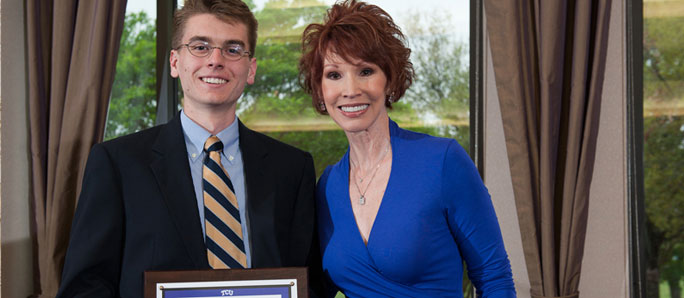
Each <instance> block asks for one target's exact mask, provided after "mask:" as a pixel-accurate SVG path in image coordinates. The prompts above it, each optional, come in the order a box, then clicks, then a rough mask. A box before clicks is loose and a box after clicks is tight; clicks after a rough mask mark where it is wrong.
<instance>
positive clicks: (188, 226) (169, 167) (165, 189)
mask: <svg viewBox="0 0 684 298" xmlns="http://www.w3.org/2000/svg"><path fill="white" fill-rule="evenodd" d="M152 150H153V151H154V152H155V153H156V154H157V159H155V160H154V161H153V162H152V163H151V164H150V167H151V169H152V172H153V173H154V176H155V178H156V179H157V183H158V184H159V189H160V190H161V192H162V195H163V198H164V202H165V203H166V206H167V207H168V210H169V213H170V214H171V218H172V220H173V221H174V224H175V226H176V229H177V230H178V233H179V234H180V237H181V238H182V239H183V243H184V244H185V248H186V249H187V251H188V254H189V255H190V258H191V259H192V261H193V263H195V265H196V266H197V267H198V268H206V267H208V266H209V264H208V262H207V258H206V248H205V246H204V239H203V236H202V226H201V225H200V219H199V213H198V210H197V202H196V199H195V198H196V196H195V190H194V188H193V185H192V178H191V176H190V166H189V164H188V156H187V149H186V148H185V139H184V137H183V129H182V127H181V122H180V117H179V116H176V117H175V118H174V119H172V120H171V121H170V122H169V123H168V124H166V125H164V127H162V128H161V131H160V133H159V136H158V137H157V140H156V141H155V144H154V145H153V148H152Z"/></svg>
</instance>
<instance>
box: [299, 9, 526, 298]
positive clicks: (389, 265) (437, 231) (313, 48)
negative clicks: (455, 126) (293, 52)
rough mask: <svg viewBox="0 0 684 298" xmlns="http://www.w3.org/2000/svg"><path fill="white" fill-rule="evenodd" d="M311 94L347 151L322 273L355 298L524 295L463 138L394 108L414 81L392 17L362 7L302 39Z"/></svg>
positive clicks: (321, 210) (330, 173)
mask: <svg viewBox="0 0 684 298" xmlns="http://www.w3.org/2000/svg"><path fill="white" fill-rule="evenodd" d="M302 41H303V55H302V58H301V60H300V63H299V69H300V77H301V81H302V85H303V86H304V88H305V89H306V91H307V92H308V93H309V94H311V96H312V99H313V104H314V107H315V108H316V110H317V111H318V112H319V113H321V114H327V115H330V117H332V119H333V120H334V121H335V122H336V123H337V124H338V125H339V126H340V127H341V128H342V129H343V130H344V132H345V134H346V136H347V140H348V141H349V150H348V151H347V153H346V154H345V155H344V156H343V157H342V159H341V160H340V161H339V162H338V163H337V164H335V165H333V166H329V167H328V168H327V169H326V170H325V172H324V173H323V175H322V176H321V178H320V180H319V182H318V186H317V209H318V217H319V218H318V220H319V236H320V240H321V251H322V254H323V255H322V257H323V269H324V270H325V273H326V276H327V278H328V279H329V281H332V283H334V285H335V286H336V287H337V289H339V290H341V291H342V292H343V293H344V294H346V295H347V297H460V296H462V288H461V287H462V286H461V285H462V274H463V266H462V261H463V260H465V261H466V263H467V265H468V272H469V276H470V278H471V280H472V281H473V283H474V285H475V287H476V288H477V291H478V293H479V294H480V295H481V296H482V297H515V289H514V285H513V281H512V277H511V270H510V264H509V261H508V256H507V255H506V251H505V250H504V245H503V241H502V238H501V232H500V229H499V226H498V222H497V219H496V214H495V213H494V209H493V207H492V203H491V200H490V198H489V194H488V192H487V189H486V188H485V186H484V185H483V183H482V180H481V179H480V177H479V175H478V172H477V170H476V168H475V166H474V165H473V163H472V162H471V161H470V158H469V157H468V155H467V154H466V153H465V151H464V150H463V148H462V147H461V146H460V145H459V144H458V143H457V142H456V141H455V140H453V139H445V138H437V137H432V136H428V135H425V134H419V133H415V132H411V131H408V130H404V129H401V128H399V127H398V126H397V124H396V123H395V122H393V121H392V120H390V119H389V117H388V115H387V109H388V108H391V107H392V103H393V102H395V101H397V100H399V99H400V98H401V96H402V95H403V94H404V92H405V91H406V89H407V88H408V87H409V86H410V85H411V82H412V80H413V68H412V65H411V63H410V62H409V54H410V50H409V49H408V48H406V46H405V44H404V36H403V35H402V33H401V31H400V30H399V28H398V27H397V26H396V25H395V24H394V22H393V21H392V18H391V17H390V16H389V15H388V14H387V13H386V12H385V11H383V10H382V9H380V8H379V7H377V6H375V5H369V4H366V3H363V2H357V1H355V0H352V1H349V0H348V1H345V2H342V3H338V4H335V5H334V6H333V7H332V8H331V9H330V10H329V11H328V14H327V16H326V19H325V21H324V23H323V24H311V25H309V26H308V27H307V28H306V30H305V31H304V34H303V40H302Z"/></svg>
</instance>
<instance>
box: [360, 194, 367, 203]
mask: <svg viewBox="0 0 684 298" xmlns="http://www.w3.org/2000/svg"><path fill="white" fill-rule="evenodd" d="M359 205H366V197H364V196H363V195H361V197H359Z"/></svg>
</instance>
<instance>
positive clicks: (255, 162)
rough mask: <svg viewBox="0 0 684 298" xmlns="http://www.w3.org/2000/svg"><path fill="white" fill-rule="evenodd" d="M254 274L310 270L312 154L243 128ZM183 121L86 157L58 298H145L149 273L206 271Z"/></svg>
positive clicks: (314, 251)
mask: <svg viewBox="0 0 684 298" xmlns="http://www.w3.org/2000/svg"><path fill="white" fill-rule="evenodd" d="M239 133H240V150H241V152H242V158H243V162H244V172H245V184H246V196H247V199H246V202H247V210H248V218H249V223H248V227H249V238H250V241H251V247H252V267H253V268H264V267H291V266H310V267H311V268H310V275H311V281H312V282H313V283H316V281H315V280H317V276H316V275H317V274H318V270H320V258H319V253H318V244H317V243H316V242H317V241H315V240H314V210H315V208H314V198H313V196H314V184H315V174H314V169H313V161H312V158H311V155H310V154H309V153H307V152H304V151H301V150H299V149H297V148H294V147H292V146H289V145H286V144H283V143H281V142H278V141H276V140H274V139H271V138H269V137H267V136H265V135H263V134H260V133H257V132H254V131H251V130H249V129H248V128H246V127H245V126H244V125H243V124H242V123H239ZM203 237H204V236H203V234H202V228H201V223H200V219H199V213H198V210H197V203H196V197H195V191H194V188H193V185H192V178H191V175H190V166H189V164H188V156H187V150H186V147H185V140H184V136H183V131H182V128H181V122H180V117H175V118H174V119H173V120H172V121H171V122H169V123H167V124H165V125H160V126H157V127H154V128H150V129H147V130H144V131H141V132H138V133H135V134H132V135H128V136H124V137H121V138H118V139H115V140H112V141H108V142H104V143H101V144H97V145H95V146H94V147H93V149H92V151H91V152H90V156H89V157H88V162H87V165H86V169H85V174H84V178H83V187H82V191H81V195H80V197H79V202H78V207H77V210H76V214H75V216H74V221H73V224H72V230H71V239H70V241H69V248H68V250H67V255H66V260H65V264H64V270H63V274H62V283H61V285H60V289H59V293H58V295H57V296H58V297H119V296H120V297H142V294H143V272H144V271H145V270H182V269H209V268H210V267H209V264H208V261H207V253H206V247H205V245H204V240H203Z"/></svg>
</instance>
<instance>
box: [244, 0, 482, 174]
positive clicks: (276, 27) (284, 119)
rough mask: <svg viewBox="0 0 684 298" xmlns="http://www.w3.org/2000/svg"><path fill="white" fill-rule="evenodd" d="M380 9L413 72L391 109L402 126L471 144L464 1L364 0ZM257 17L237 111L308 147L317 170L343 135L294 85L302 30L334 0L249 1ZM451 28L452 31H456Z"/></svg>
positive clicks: (340, 147)
mask: <svg viewBox="0 0 684 298" xmlns="http://www.w3.org/2000/svg"><path fill="white" fill-rule="evenodd" d="M368 2H369V3H372V4H376V5H378V6H380V7H381V8H383V9H385V10H386V11H387V12H388V13H389V14H390V15H391V16H392V17H393V18H394V20H395V22H396V23H397V24H398V25H399V26H400V28H401V29H402V31H403V33H404V34H405V35H406V37H407V38H408V41H409V46H410V48H411V49H412V53H411V61H412V62H413V64H414V67H415V71H416V78H415V80H414V84H413V86H411V88H410V89H409V90H408V91H407V93H406V95H405V96H404V97H403V98H402V99H401V100H400V101H399V102H397V103H396V104H394V105H393V109H392V110H391V111H390V117H391V118H392V119H393V120H395V121H397V122H398V123H399V125H400V126H402V127H404V128H409V129H411V130H415V131H420V132H426V133H429V134H432V135H437V136H443V137H450V138H455V139H457V140H458V141H459V143H460V144H461V145H462V146H464V147H465V148H466V150H469V143H470V140H469V135H470V131H469V111H470V110H469V92H470V89H469V60H468V59H469V55H468V54H469V53H468V49H469V48H468V42H469V31H468V28H469V24H470V23H469V22H470V21H469V12H470V11H469V2H468V0H461V1H440V0H426V1H421V2H420V3H417V2H415V1H396V0H375V1H368ZM254 3H255V6H254V11H255V15H256V17H257V19H258V21H259V40H258V43H257V49H256V57H257V59H258V64H259V68H258V70H257V79H256V83H255V84H254V85H252V86H248V87H247V88H246V89H245V94H244V96H243V97H242V98H241V100H240V103H239V107H238V115H239V117H240V119H241V120H242V121H243V122H245V124H246V125H247V126H248V127H250V128H252V129H255V130H258V131H261V132H264V133H266V134H268V135H270V136H272V137H275V138H277V139H280V140H282V141H284V142H286V143H290V144H292V145H294V146H296V147H299V148H301V149H304V150H306V151H309V152H311V154H312V155H313V157H314V162H315V166H316V172H317V174H318V175H320V174H321V173H322V171H323V170H324V169H325V167H326V166H328V165H330V164H333V163H335V162H337V161H338V160H339V158H340V157H342V155H344V153H345V151H346V150H347V140H346V137H345V135H344V133H343V132H342V131H341V130H340V129H339V128H338V127H337V125H336V124H335V123H334V122H333V121H332V120H331V119H330V117H328V116H321V115H318V114H316V113H315V111H314V110H313V108H312V106H311V100H310V97H309V96H308V95H307V94H305V93H304V92H303V91H302V90H301V89H300V87H299V85H298V81H297V79H298V78H297V76H298V71H297V63H298V59H299V56H300V51H301V44H300V39H301V33H302V31H303V30H304V28H305V27H306V25H308V24H309V23H312V22H321V21H322V19H323V16H324V14H325V11H326V10H327V9H328V8H329V7H330V5H332V3H334V1H320V0H308V1H263V0H261V1H258V0H257V1H254ZM454 28H456V29H454Z"/></svg>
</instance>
